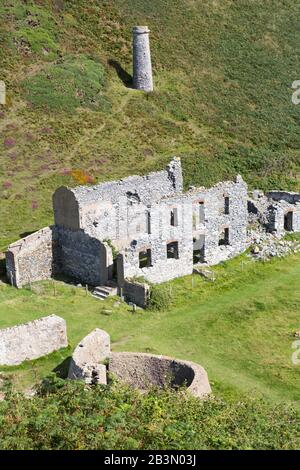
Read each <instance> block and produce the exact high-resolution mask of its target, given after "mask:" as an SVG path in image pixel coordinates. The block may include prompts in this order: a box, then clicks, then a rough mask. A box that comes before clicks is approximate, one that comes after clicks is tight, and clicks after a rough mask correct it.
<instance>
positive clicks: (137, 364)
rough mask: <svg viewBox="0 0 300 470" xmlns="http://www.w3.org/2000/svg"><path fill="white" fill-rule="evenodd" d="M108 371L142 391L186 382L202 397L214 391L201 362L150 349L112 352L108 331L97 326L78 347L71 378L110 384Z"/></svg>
mask: <svg viewBox="0 0 300 470" xmlns="http://www.w3.org/2000/svg"><path fill="white" fill-rule="evenodd" d="M105 362H106V363H107V369H106V366H105V365H104V363H105ZM107 372H109V373H110V374H112V375H113V376H115V377H116V378H117V379H119V380H120V381H121V382H124V383H127V384H129V385H131V386H133V387H135V388H137V389H139V390H141V391H146V390H148V389H149V388H150V387H152V386H157V387H161V388H163V387H171V388H174V389H177V388H178V387H181V386H186V387H187V390H188V391H189V392H190V393H191V394H192V395H194V396H196V397H199V398H205V397H206V396H207V395H209V394H210V393H211V388H210V384H209V381H208V377H207V373H206V371H205V370H204V369H203V367H201V366H200V365H198V364H195V363H194V362H189V361H181V360H179V359H174V358H171V357H167V356H156V355H152V354H146V353H131V352H121V353H111V352H110V337H109V335H108V333H106V332H105V331H103V330H100V329H98V328H97V329H95V330H94V331H92V332H91V333H90V334H89V335H88V336H86V337H85V338H84V339H83V340H82V341H81V342H80V343H79V344H78V346H77V347H76V348H75V351H74V353H73V355H72V359H71V364H70V368H69V374H68V378H69V379H72V380H77V379H81V380H84V381H85V382H86V383H87V384H106V383H107Z"/></svg>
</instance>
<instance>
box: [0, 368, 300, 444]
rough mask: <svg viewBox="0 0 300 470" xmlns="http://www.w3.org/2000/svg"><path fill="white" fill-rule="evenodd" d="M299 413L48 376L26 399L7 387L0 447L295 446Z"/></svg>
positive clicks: (299, 439) (0, 411) (0, 408)
mask: <svg viewBox="0 0 300 470" xmlns="http://www.w3.org/2000/svg"><path fill="white" fill-rule="evenodd" d="M299 418H300V414H299V411H296V410H295V409H293V408H291V407H288V406H286V405H276V406H271V405H270V404H269V403H268V402H265V401H262V400H257V399H251V398H249V399H248V398H247V399H245V400H241V401H239V402H225V401H223V400H220V399H215V398H213V399H210V400H207V401H201V400H199V399H197V398H195V397H192V396H189V395H186V394H182V393H176V392H174V391H171V390H167V389H166V390H159V389H153V390H151V391H150V392H149V393H147V394H141V393H139V392H137V391H135V390H133V389H131V388H129V387H127V386H123V385H120V384H117V383H115V384H113V385H112V386H111V387H106V386H94V387H91V388H90V389H89V390H87V388H86V386H85V385H84V384H82V383H79V382H70V381H69V382H67V381H63V380H61V379H58V378H55V377H49V378H48V379H47V382H46V383H45V384H44V385H43V387H42V388H41V389H40V390H39V393H38V395H37V396H34V397H32V398H31V399H30V400H29V399H28V398H25V397H24V396H23V395H21V394H17V393H14V392H13V390H12V389H8V391H7V397H6V400H5V401H2V402H1V403H0V448H1V449H5V450H11V449H14V450H22V449H28V450H30V449H34V450H51V449H53V450H60V449H66V450H73V449H74V450H79V449H81V450H84V449H106V450H108V449H109V450H113V449H153V450H154V449H158V450H159V449H298V448H299V446H300V424H299V423H300V419H299Z"/></svg>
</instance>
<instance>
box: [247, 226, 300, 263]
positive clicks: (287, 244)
mask: <svg viewBox="0 0 300 470" xmlns="http://www.w3.org/2000/svg"><path fill="white" fill-rule="evenodd" d="M248 241H249V246H250V254H249V256H250V257H252V258H254V259H257V260H263V261H267V260H269V259H271V258H274V257H275V256H276V257H279V258H282V257H284V256H287V255H289V254H292V253H298V252H300V241H298V240H284V239H282V238H280V237H279V236H278V235H276V234H273V233H267V232H265V231H264V230H255V231H254V230H253V231H250V232H249V237H248Z"/></svg>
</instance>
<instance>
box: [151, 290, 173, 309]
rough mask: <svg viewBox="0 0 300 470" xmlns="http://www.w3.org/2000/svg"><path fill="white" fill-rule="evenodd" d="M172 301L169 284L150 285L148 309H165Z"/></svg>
mask: <svg viewBox="0 0 300 470" xmlns="http://www.w3.org/2000/svg"><path fill="white" fill-rule="evenodd" d="M171 303H172V292H171V289H170V287H169V286H167V285H164V284H156V285H152V286H151V287H150V298H149V303H148V308H149V310H167V309H168V308H169V307H170V306H171Z"/></svg>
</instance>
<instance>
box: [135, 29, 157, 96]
mask: <svg viewBox="0 0 300 470" xmlns="http://www.w3.org/2000/svg"><path fill="white" fill-rule="evenodd" d="M132 33H133V41H132V46H133V88H135V89H136V90H143V91H147V92H149V91H153V80H152V65H151V55H150V43H149V33H150V30H149V28H148V26H135V27H134V28H133V30H132Z"/></svg>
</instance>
